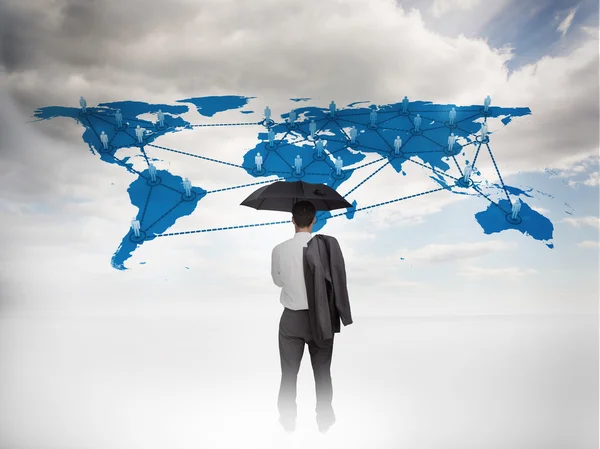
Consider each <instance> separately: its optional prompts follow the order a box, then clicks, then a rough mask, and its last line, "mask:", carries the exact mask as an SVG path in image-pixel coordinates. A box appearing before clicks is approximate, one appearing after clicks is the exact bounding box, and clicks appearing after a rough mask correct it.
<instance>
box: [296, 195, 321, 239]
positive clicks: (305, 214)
mask: <svg viewBox="0 0 600 449" xmlns="http://www.w3.org/2000/svg"><path fill="white" fill-rule="evenodd" d="M316 212H317V211H316V209H315V206H314V205H313V204H312V203H311V202H310V201H298V202H297V203H296V204H294V206H293V207H292V222H293V223H294V227H295V228H296V232H298V231H299V230H300V229H301V230H303V231H304V230H308V232H311V230H312V227H313V224H315V222H316V219H315V214H316Z"/></svg>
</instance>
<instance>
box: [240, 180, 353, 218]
mask: <svg viewBox="0 0 600 449" xmlns="http://www.w3.org/2000/svg"><path fill="white" fill-rule="evenodd" d="M302 200H306V201H310V202H311V203H312V204H314V206H315V209H317V210H335V209H345V208H348V207H353V206H352V204H350V203H349V202H348V201H346V200H345V199H344V198H343V197H342V196H341V195H340V194H339V193H337V192H336V191H335V190H334V189H332V188H331V187H329V186H328V185H326V184H310V183H308V182H304V181H294V182H286V181H277V182H274V183H273V184H269V185H266V186H264V187H261V188H260V189H258V190H256V191H255V192H253V193H252V194H251V195H250V196H249V197H248V198H246V199H245V200H244V201H242V203H241V206H248V207H252V208H253V209H257V210H277V211H281V212H292V206H293V205H294V204H295V203H296V202H298V201H302Z"/></svg>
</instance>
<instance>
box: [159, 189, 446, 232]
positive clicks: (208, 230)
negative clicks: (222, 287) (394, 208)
mask: <svg viewBox="0 0 600 449" xmlns="http://www.w3.org/2000/svg"><path fill="white" fill-rule="evenodd" d="M440 190H446V189H445V188H443V187H440V188H437V189H433V190H428V191H426V192H420V193H415V194H413V195H408V196H404V197H401V198H396V199H393V200H389V201H384V202H381V203H377V204H371V205H370V206H363V207H359V208H356V209H353V211H354V212H360V211H363V210H367V209H373V208H375V207H380V206H384V205H386V204H391V203H396V202H398V201H403V200H407V199H410V198H416V197H418V196H423V195H427V194H429V193H434V192H439V191H440ZM347 214H348V212H340V213H337V214H333V215H332V216H331V217H330V218H337V217H341V216H342V215H347ZM291 222H292V220H281V221H270V222H265V223H253V224H246V225H237V226H223V227H220V228H206V229H197V230H194V231H181V232H168V233H163V234H154V236H155V237H170V236H174V235H184V234H198V233H202V232H215V231H228V230H231V229H242V228H252V227H258V226H271V225H276V224H284V223H291Z"/></svg>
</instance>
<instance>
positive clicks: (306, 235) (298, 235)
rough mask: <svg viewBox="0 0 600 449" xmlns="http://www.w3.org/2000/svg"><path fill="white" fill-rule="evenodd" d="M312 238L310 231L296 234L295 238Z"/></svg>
mask: <svg viewBox="0 0 600 449" xmlns="http://www.w3.org/2000/svg"><path fill="white" fill-rule="evenodd" d="M308 237H312V234H311V233H310V232H308V231H300V232H296V233H295V234H294V238H308Z"/></svg>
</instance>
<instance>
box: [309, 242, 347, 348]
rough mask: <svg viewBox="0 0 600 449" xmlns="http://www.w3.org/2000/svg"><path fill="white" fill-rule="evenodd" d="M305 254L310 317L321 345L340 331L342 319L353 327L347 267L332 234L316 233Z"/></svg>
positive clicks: (314, 332)
mask: <svg viewBox="0 0 600 449" xmlns="http://www.w3.org/2000/svg"><path fill="white" fill-rule="evenodd" d="M303 251H304V257H303V262H304V280H305V283H306V294H307V299H308V315H309V320H310V325H311V330H312V333H313V337H314V339H315V342H317V344H319V342H323V340H328V339H331V338H333V335H334V333H338V332H340V327H341V326H340V320H341V322H342V323H343V324H344V326H348V325H349V324H352V314H351V311H350V301H349V298H348V286H347V284H346V267H345V264H344V257H343V255H342V250H341V248H340V245H339V243H338V241H337V240H336V239H335V237H332V236H330V235H322V234H316V235H315V236H313V238H312V239H310V240H309V242H308V244H307V246H306V248H304V250H303Z"/></svg>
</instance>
